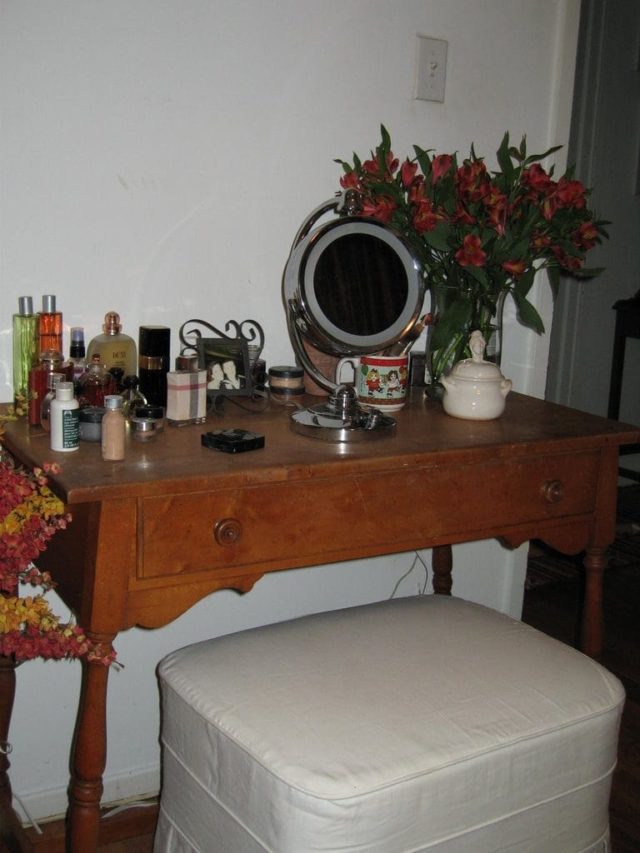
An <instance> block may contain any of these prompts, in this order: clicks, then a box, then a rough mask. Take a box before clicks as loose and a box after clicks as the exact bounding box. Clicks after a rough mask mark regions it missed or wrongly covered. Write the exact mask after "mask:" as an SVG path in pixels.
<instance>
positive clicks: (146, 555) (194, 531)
mask: <svg viewBox="0 0 640 853" xmlns="http://www.w3.org/2000/svg"><path fill="white" fill-rule="evenodd" d="M598 465H599V454H598V453H597V452H596V451H594V452H585V453H574V454H570V455H567V454H559V455H553V456H542V457H540V458H525V459H522V460H520V461H514V460H511V461H507V460H501V459H492V460H489V461H486V462H483V463H482V464H473V463H470V464H467V465H454V466H452V465H443V466H442V467H439V466H433V467H428V466H425V467H423V468H411V469H398V470H393V471H389V472H387V473H385V474H384V475H372V474H364V475H361V476H360V475H351V476H347V477H342V478H338V477H336V478H335V479H332V478H326V479H317V480H315V479H309V480H296V481H293V482H281V483H277V484H267V485H258V486H245V487H241V488H236V489H228V490H220V491H215V492H201V493H198V494H188V495H168V496H162V497H152V498H145V499H143V500H142V501H141V512H140V521H139V525H140V527H139V541H140V542H141V548H140V551H139V561H138V577H140V578H154V577H167V576H172V575H173V576H175V575H187V574H193V573H200V572H204V571H212V570H215V571H216V572H220V573H221V575H224V574H228V575H229V576H230V577H231V576H236V577H237V576H238V569H241V568H242V567H246V568H247V570H248V571H249V570H251V571H255V570H256V569H261V570H263V571H269V569H270V568H286V567H290V566H301V565H313V564H316V563H327V562H331V561H335V560H340V559H348V558H349V557H351V556H355V555H356V554H358V555H359V556H364V555H366V554H374V553H385V552H387V553H388V552H393V551H405V550H412V549H414V548H419V547H429V546H430V545H431V544H433V543H434V542H436V541H439V542H444V541H447V540H446V536H447V535H448V534H451V536H452V541H460V540H461V539H463V538H465V539H467V540H469V541H471V540H475V539H482V538H488V537H491V536H494V535H498V533H508V531H509V529H513V528H515V527H517V525H519V524H530V523H532V522H533V523H536V522H540V526H542V525H543V524H544V521H545V520H548V519H557V518H561V517H564V516H576V515H586V514H590V513H592V512H593V511H594V509H595V505H596V492H597V477H598ZM461 534H462V535H461Z"/></svg>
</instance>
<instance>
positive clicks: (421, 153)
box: [413, 145, 431, 180]
mask: <svg viewBox="0 0 640 853" xmlns="http://www.w3.org/2000/svg"><path fill="white" fill-rule="evenodd" d="M413 150H414V151H415V154H416V160H417V161H418V166H420V168H421V170H422V174H423V175H424V176H425V178H427V180H429V179H430V178H431V158H430V157H429V152H428V151H425V150H424V149H422V148H420V146H418V145H414V146H413Z"/></svg>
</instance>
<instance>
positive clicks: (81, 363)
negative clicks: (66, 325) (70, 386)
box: [69, 326, 87, 382]
mask: <svg viewBox="0 0 640 853" xmlns="http://www.w3.org/2000/svg"><path fill="white" fill-rule="evenodd" d="M86 354H87V352H86V349H85V345H84V329H83V328H81V327H80V326H73V327H72V328H71V346H70V347H69V361H70V362H71V363H72V364H73V381H74V382H77V381H78V379H80V377H81V376H82V374H83V373H84V371H85V368H86V366H87V361H86Z"/></svg>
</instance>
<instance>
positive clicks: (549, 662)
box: [155, 596, 624, 853]
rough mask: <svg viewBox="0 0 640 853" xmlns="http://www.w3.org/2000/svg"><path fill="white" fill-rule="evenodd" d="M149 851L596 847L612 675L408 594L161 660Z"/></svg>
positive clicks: (601, 835)
mask: <svg viewBox="0 0 640 853" xmlns="http://www.w3.org/2000/svg"><path fill="white" fill-rule="evenodd" d="M159 677H160V682H161V689H162V701H163V728H162V744H163V762H164V764H163V792H162V802H161V817H160V821H159V829H158V833H157V838H156V848H155V849H156V851H165V850H166V851H169V850H171V851H172V853H176V851H182V850H184V851H192V850H193V851H195V850H199V851H216V853H250V851H251V853H253V851H265V850H269V851H274V853H312V851H313V852H314V853H316V851H317V852H318V853H319V851H349V853H355V851H360V853H391V851H397V852H398V853H407V851H419V850H430V851H438V853H444V851H446V852H447V853H464V851H469V853H480V851H490V853H494V851H496V850H500V851H503V850H505V851H506V850H509V851H516V850H517V851H528V852H529V853H530V852H531V851H540V853H563V851H571V853H577V852H578V851H585V850H589V851H590V850H594V851H595V850H604V849H605V839H606V838H607V831H608V796H609V788H610V781H611V773H612V771H613V767H614V765H615V760H616V749H617V735H618V726H619V719H620V714H621V710H622V705H623V701H624V692H623V690H622V687H621V685H620V683H619V682H618V680H617V679H616V678H615V677H614V676H613V675H611V674H610V673H609V672H607V671H606V670H605V669H604V668H603V667H601V666H600V665H599V664H597V663H596V662H594V661H593V660H591V659H590V658H588V657H586V656H584V655H582V654H581V653H579V652H577V651H575V650H574V649H571V648H569V647H567V646H565V645H563V644H561V643H559V642H557V641H555V640H553V639H551V638H549V637H547V636H545V635H543V634H541V633H539V632H538V631H535V630H534V629H533V628H530V627H529V626H527V625H524V624H522V623H521V622H517V621H516V620H513V619H511V618H509V617H507V616H504V615H502V614H499V613H496V612H495V611H492V610H489V609H487V608H484V607H481V606H479V605H475V604H471V603H469V602H465V601H462V600H460V599H456V598H447V597H444V596H421V597H417V598H410V599H397V600H392V601H388V602H384V603H381V604H377V605H370V606H365V607H357V608H350V609H346V610H339V611H335V612H331V613H323V614H317V615H313V616H309V617H305V618H302V619H297V620H293V621H290V622H285V623H281V624H277V625H270V626H267V627H264V628H259V629H254V630H251V631H245V632H242V633H239V634H233V635H230V636H225V637H220V638H218V639H215V640H211V641H208V642H204V643H200V644H197V645H194V646H190V647H188V648H186V649H182V650H181V651H177V652H174V653H173V654H171V655H169V656H168V657H167V658H165V660H164V661H163V662H162V663H161V665H160V667H159Z"/></svg>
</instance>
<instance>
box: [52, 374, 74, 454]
mask: <svg viewBox="0 0 640 853" xmlns="http://www.w3.org/2000/svg"><path fill="white" fill-rule="evenodd" d="M79 408H80V407H79V405H78V401H77V400H76V399H75V398H74V396H73V382H58V386H57V388H56V396H55V397H54V398H53V400H52V401H51V411H50V418H51V449H52V450H59V451H62V452H64V453H68V452H70V451H72V450H77V449H78V447H79V446H80V429H79V420H78V411H79Z"/></svg>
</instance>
